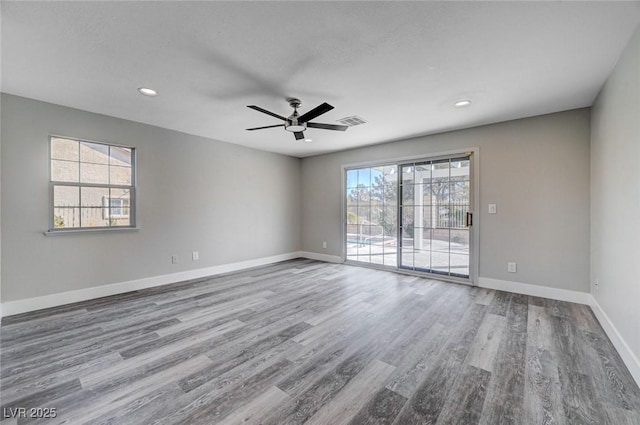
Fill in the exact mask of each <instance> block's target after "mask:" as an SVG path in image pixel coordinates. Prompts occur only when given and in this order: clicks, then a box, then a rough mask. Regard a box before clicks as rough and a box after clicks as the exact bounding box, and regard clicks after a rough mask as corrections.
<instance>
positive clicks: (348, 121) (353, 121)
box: [338, 115, 366, 127]
mask: <svg viewBox="0 0 640 425" xmlns="http://www.w3.org/2000/svg"><path fill="white" fill-rule="evenodd" d="M338 122H339V123H341V124H344V125H348V126H349V127H353V126H355V125H360V124H364V123H366V121H365V120H364V119H362V118H361V117H359V116H357V115H354V116H352V117H346V118H342V119H339V120H338Z"/></svg>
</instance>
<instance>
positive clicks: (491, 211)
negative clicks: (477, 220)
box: [489, 204, 498, 214]
mask: <svg viewBox="0 0 640 425" xmlns="http://www.w3.org/2000/svg"><path fill="white" fill-rule="evenodd" d="M497 212H498V206H497V205H496V204H489V214H496V213H497Z"/></svg>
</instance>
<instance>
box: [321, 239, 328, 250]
mask: <svg viewBox="0 0 640 425" xmlns="http://www.w3.org/2000/svg"><path fill="white" fill-rule="evenodd" d="M322 247H323V248H324V249H327V241H322Z"/></svg>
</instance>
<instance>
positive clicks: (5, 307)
mask: <svg viewBox="0 0 640 425" xmlns="http://www.w3.org/2000/svg"><path fill="white" fill-rule="evenodd" d="M300 257H305V258H308V257H306V255H304V253H301V252H290V253H287V254H280V255H274V256H271V257H263V258H256V259H253V260H246V261H240V262H237V263H230V264H222V265H219V266H213V267H205V268H201V269H195V270H187V271H183V272H178V273H171V274H165V275H160V276H153V277H147V278H143V279H136V280H130V281H127V282H119V283H112V284H108V285H100V286H94V287H92V288H86V289H79V290H77V291H68V292H61V293H58V294H51V295H44V296H41V297H35V298H27V299H23V300H16V301H8V302H6V303H2V304H1V305H0V313H1V314H2V315H0V317H3V316H12V315H14V314H20V313H26V312H29V311H35V310H41V309H43V308H50V307H57V306H60V305H65V304H71V303H75V302H79V301H87V300H92V299H95V298H101V297H107V296H110V295H117V294H123V293H125V292H131V291H138V290H141V289H146V288H153V287H155V286H161V285H167V284H170V283H176V282H183V281H185V280H191V279H199V278H203V277H207V276H214V275H218V274H222V273H229V272H234V271H238V270H243V269H249V268H252V267H257V266H264V265H266V264H272V263H277V262H279V261H286V260H292V259H294V258H300Z"/></svg>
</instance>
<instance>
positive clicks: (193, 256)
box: [191, 251, 200, 261]
mask: <svg viewBox="0 0 640 425" xmlns="http://www.w3.org/2000/svg"><path fill="white" fill-rule="evenodd" d="M191 259H192V260H193V261H198V260H199V259H200V253H199V252H198V251H193V252H192V253H191Z"/></svg>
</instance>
